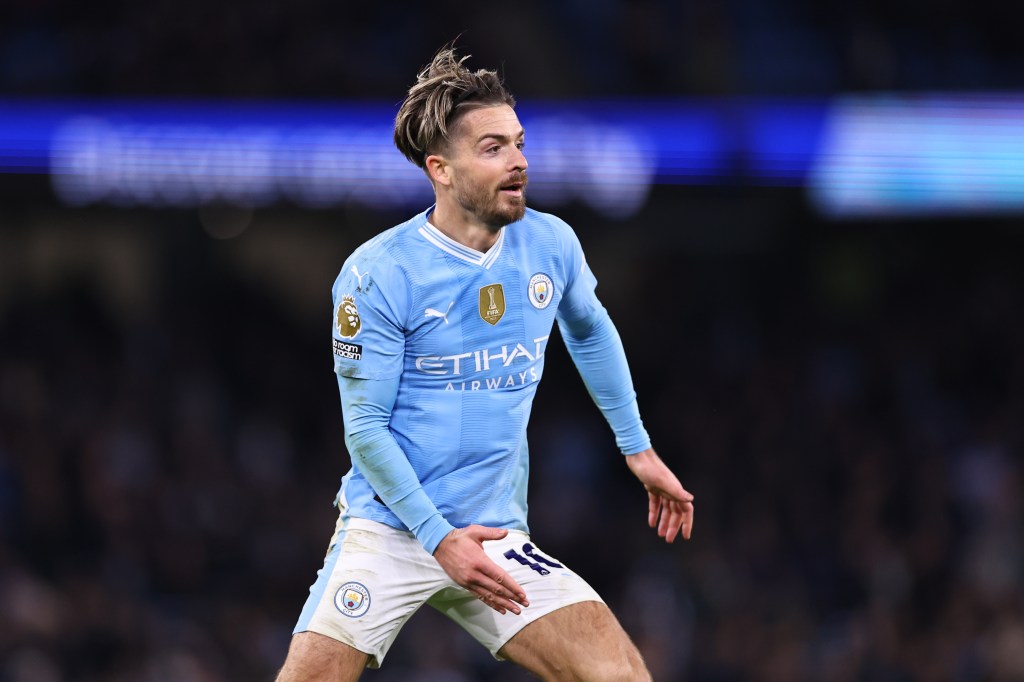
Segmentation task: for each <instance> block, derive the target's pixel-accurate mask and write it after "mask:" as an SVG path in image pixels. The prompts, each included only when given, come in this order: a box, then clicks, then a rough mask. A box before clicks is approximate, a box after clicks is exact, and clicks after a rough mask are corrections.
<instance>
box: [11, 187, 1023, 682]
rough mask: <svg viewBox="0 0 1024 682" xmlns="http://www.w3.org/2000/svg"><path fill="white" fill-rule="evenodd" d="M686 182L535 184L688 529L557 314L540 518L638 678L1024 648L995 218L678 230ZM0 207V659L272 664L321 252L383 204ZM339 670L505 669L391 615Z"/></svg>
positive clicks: (215, 675)
mask: <svg viewBox="0 0 1024 682" xmlns="http://www.w3.org/2000/svg"><path fill="white" fill-rule="evenodd" d="M716 191H718V192H721V195H722V196H721V197H719V198H718V199H716V200H714V202H713V203H716V202H717V203H721V202H731V201H733V200H734V199H735V193H734V192H733V191H732V190H716ZM682 192H684V190H679V189H678V188H677V189H674V190H672V191H671V192H668V191H665V194H666V196H657V195H656V196H655V199H654V201H652V204H651V206H650V207H649V208H648V209H646V210H645V212H644V214H642V215H641V216H640V217H639V218H638V219H637V220H638V223H637V224H642V225H644V226H645V229H646V230H648V231H649V234H650V235H652V238H651V239H646V238H645V239H643V240H639V241H633V240H623V238H622V231H621V230H622V228H621V226H620V225H616V224H614V223H606V222H602V221H601V220H600V219H599V218H597V217H595V216H592V215H591V214H589V213H587V212H586V211H582V210H581V211H579V212H578V213H576V214H574V213H572V212H569V213H567V214H566V217H567V218H568V219H569V220H570V221H572V222H573V223H575V224H576V226H577V229H578V230H579V232H580V234H581V236H582V239H583V243H584V246H585V247H586V248H587V250H588V254H589V257H590V260H591V262H592V265H593V267H594V269H595V270H596V272H597V273H598V276H599V279H600V281H601V284H600V288H599V291H600V292H602V295H603V298H604V301H605V304H606V305H607V306H608V307H609V309H610V310H611V312H612V314H613V316H614V318H615V319H616V320H617V322H618V326H619V328H620V330H621V333H622V336H623V338H624V341H625V344H626V346H627V350H628V351H629V353H630V355H631V358H632V365H633V372H634V377H635V381H636V384H637V387H638V391H639V398H640V403H641V408H642V410H643V411H644V412H645V414H646V422H647V425H648V427H649V429H650V431H651V432H652V434H653V436H654V439H655V443H656V446H657V447H658V448H659V450H660V451H661V453H662V454H663V456H664V457H665V458H666V459H668V460H669V461H670V462H671V463H672V464H673V465H674V467H675V468H676V469H677V470H678V471H680V472H681V476H682V478H683V480H684V482H685V484H686V485H687V487H689V488H690V489H692V490H693V491H694V492H695V494H696V495H697V504H698V507H697V508H698V514H697V520H696V525H695V532H694V539H693V540H692V542H690V543H688V544H686V545H683V546H680V545H676V546H672V547H666V546H661V545H659V543H658V541H657V539H656V537H655V536H654V533H653V532H651V531H649V530H648V529H647V528H646V527H645V525H644V519H645V512H646V504H645V498H644V495H643V493H642V490H640V489H639V486H637V485H636V484H635V482H634V481H632V480H631V479H630V478H629V477H628V474H627V471H626V468H625V467H624V466H622V464H621V462H619V456H618V455H617V454H616V451H615V448H614V444H613V442H612V439H611V436H610V433H609V432H608V431H607V429H606V427H605V426H604V425H603V422H602V421H601V418H600V415H599V413H597V412H596V409H594V408H593V407H592V405H591V404H590V403H589V401H588V398H587V397H586V394H585V392H584V389H583V388H582V385H581V382H580V381H579V378H578V376H576V375H575V372H574V370H573V368H572V366H571V363H570V361H569V359H568V356H567V355H566V354H565V352H564V350H563V349H562V348H561V345H560V344H557V343H555V344H552V348H551V350H550V352H549V357H548V363H547V369H546V374H547V376H546V378H545V382H544V385H543V386H542V387H541V389H540V392H539V394H538V398H537V402H536V404H535V409H534V421H533V423H532V425H531V438H532V447H531V449H532V451H533V452H532V462H533V478H532V487H531V525H532V527H533V530H534V534H535V538H536V539H537V541H538V542H539V543H541V545H542V546H544V547H545V548H546V549H548V551H549V552H550V553H552V554H554V555H555V556H556V557H558V558H559V559H562V560H564V561H566V562H568V563H569V564H570V565H572V566H573V567H574V568H575V569H576V570H578V571H580V572H581V573H583V574H584V575H586V576H587V577H588V578H589V579H590V580H591V581H592V582H593V584H594V585H595V586H596V587H597V588H598V589H599V590H600V591H601V592H602V594H603V595H604V596H605V598H606V599H607V600H608V601H609V603H610V604H611V605H612V606H613V608H614V609H615V611H616V612H617V613H618V614H619V615H620V617H621V618H622V620H623V622H624V624H625V626H626V627H627V629H628V630H629V631H630V632H631V633H632V635H633V636H634V637H635V638H636V639H637V641H638V643H639V645H640V646H641V648H642V649H643V651H644V653H645V655H646V656H647V658H648V661H649V664H650V666H651V668H652V671H653V672H654V674H655V679H657V680H681V679H684V677H685V678H686V679H700V680H825V679H828V680H935V679H954V680H1014V679H1020V678H1021V677H1022V676H1024V617H1022V616H1021V614H1022V613H1024V588H1022V581H1021V576H1022V575H1024V540H1022V538H1024V513H1022V512H1024V510H1022V502H1021V500H1022V499H1024V473H1022V470H1021V465H1020V458H1019V453H1020V447H1021V438H1022V435H1024V434H1022V430H1021V421H1020V415H1021V414H1024V359H1022V356H1021V353H1020V348H1021V347H1024V325H1022V322H1021V317H1020V315H1019V314H1018V313H1019V311H1020V310H1021V307H1022V306H1024V300H1022V296H1024V282H1022V273H1021V271H1020V268H1019V267H1018V263H1017V261H1016V258H1015V256H1014V254H1015V253H1019V250H1020V246H1021V244H1020V239H1021V235H1020V233H1019V230H1016V229H1015V228H1013V226H1012V225H1008V224H992V225H987V226H985V227H984V229H976V228H975V227H972V226H971V225H967V224H964V223H958V222H949V223H938V224H928V225H913V224H906V225H900V226H895V225H869V224H860V225H849V224H848V225H844V226H836V225H832V226H825V225H823V224H821V223H820V221H818V220H817V219H815V218H813V217H812V216H810V215H808V214H807V213H806V212H805V211H804V210H803V209H801V208H800V203H799V202H798V201H784V202H782V203H783V204H784V205H783V206H779V203H780V202H779V201H778V195H777V194H775V193H768V194H765V195H763V196H761V197H758V196H746V197H744V198H743V201H744V203H745V204H746V205H747V206H748V207H750V211H751V213H750V214H749V215H750V216H751V219H753V220H755V221H756V224H757V226H758V230H757V231H756V232H753V233H748V237H747V238H743V237H742V235H741V234H740V233H734V234H733V236H732V237H730V238H727V239H722V240H721V241H719V242H707V241H706V236H702V234H703V233H704V232H705V231H706V227H705V226H703V225H702V224H701V222H700V210H698V209H697V208H696V207H698V206H700V205H701V201H703V200H702V199H700V197H698V196H689V197H680V196H679V194H680V193H682ZM762 192H764V191H763V190H762ZM752 194H753V195H757V194H758V193H757V192H752ZM668 195H670V196H668ZM765 197H771V198H769V199H767V200H766V198H765ZM681 205H685V206H689V207H691V208H694V211H695V212H694V214H693V215H694V220H695V222H694V223H693V224H689V223H688V224H686V225H679V224H678V223H677V222H676V221H677V220H678V218H677V217H676V210H677V209H678V208H679V206H681ZM704 210H705V211H707V210H711V209H707V208H706V207H705V209H704ZM715 210H717V209H715ZM723 210H724V209H723ZM58 218H59V219H58ZM3 219H4V224H5V228H8V229H5V230H4V231H3V232H2V233H0V246H2V248H0V265H2V270H0V271H2V272H3V273H4V274H3V275H2V276H0V283H2V285H3V286H0V293H2V296H0V348H2V349H3V352H2V354H0V614H3V616H2V617H0V680H4V681H5V682H8V681H9V682H57V681H60V680H83V681H93V680H97V681H98V680H110V681H125V682H127V681H129V680H132V681H135V680H144V681H150V680H152V681H154V682H155V681H164V680H175V681H177V680H204V681H211V682H212V681H215V680H243V679H244V680H257V679H271V677H272V675H273V673H274V671H275V669H276V667H277V666H278V665H280V663H281V661H282V660H283V654H284V651H285V648H286V646H287V642H288V637H289V633H290V628H291V626H292V624H293V622H294V620H295V618H296V617H297V614H298V609H299V607H300V606H301V604H302V601H303V599H304V595H305V590H306V588H307V587H308V585H309V584H310V583H311V582H312V580H313V578H314V573H315V570H316V568H318V567H319V565H320V561H321V558H322V553H323V551H324V549H325V545H326V540H327V537H328V535H329V533H330V532H331V529H332V527H333V523H334V516H333V510H332V509H331V508H330V500H331V499H332V496H333V494H334V491H335V489H336V486H337V482H338V479H339V477H340V475H341V474H342V473H343V471H344V469H345V468H347V457H346V455H345V451H344V446H343V442H342V429H341V418H340V410H339V407H338V400H337V396H336V385H335V382H334V380H333V377H332V374H331V370H330V367H331V365H330V358H329V356H328V351H327V343H326V342H325V339H326V338H327V336H328V333H327V327H326V325H327V319H328V318H329V316H330V304H329V287H330V282H331V281H332V279H333V276H334V269H335V268H336V267H337V264H338V263H340V262H341V261H342V259H343V258H344V255H345V254H346V253H347V252H348V250H349V249H350V248H351V247H352V246H353V244H354V243H355V242H357V241H359V240H361V239H362V238H364V237H365V236H367V235H369V234H372V233H373V232H374V231H375V230H377V229H379V227H380V226H381V225H383V224H391V222H393V221H394V220H397V216H380V215H372V214H365V215H361V216H360V215H356V214H344V213H337V214H334V213H322V214H315V215H314V216H313V217H309V216H307V217H305V218H301V219H300V218H299V217H298V216H295V215H294V214H291V213H289V212H287V211H283V212H276V213H275V212H274V211H267V212H263V213H257V214H256V215H255V216H253V217H252V220H251V223H252V224H251V225H249V226H248V229H246V230H245V231H244V232H242V233H241V234H240V235H239V236H237V237H235V238H234V239H229V240H219V239H213V238H211V237H210V236H209V235H208V234H207V233H206V232H205V231H204V230H203V229H202V227H201V226H200V221H199V220H197V219H196V217H195V215H194V214H191V213H187V212H180V213H164V214H147V213H145V212H136V213H128V214H125V213H124V212H121V213H119V212H117V211H114V210H113V209H89V210H86V211H79V212H77V213H76V214H75V215H74V217H71V216H69V215H68V214H64V213H60V212H57V213H53V212H50V213H47V212H39V211H37V210H30V209H22V210H20V211H17V210H11V209H6V210H5V211H4V213H3ZM12 226H17V227H12ZM29 226H31V227H29ZM750 234H753V235H755V236H754V237H752V238H751V237H750V236H749V235H750ZM654 236H657V238H653V237H654ZM624 241H625V242H628V243H624ZM286 244H290V245H291V246H288V247H286V246H283V245H286ZM55 245H63V246H55ZM425 611H429V610H425ZM367 679H371V680H373V679H376V680H405V681H409V680H416V681H419V680H422V681H427V680H430V681H436V680H451V681H456V680H465V681H470V680H519V679H525V677H524V676H523V675H522V673H520V672H519V671H518V670H517V669H515V668H514V667H513V666H510V665H502V664H497V663H495V662H493V661H491V659H490V658H489V656H488V655H487V654H486V652H485V651H483V650H482V649H480V648H479V647H478V646H477V645H476V644H475V643H473V642H471V641H470V640H469V639H468V638H467V637H466V636H465V635H464V634H463V633H461V631H459V630H458V629H457V628H455V627H454V626H453V625H450V624H447V622H446V621H444V620H443V618H441V617H440V616H439V615H437V614H433V613H424V612H421V613H420V614H418V615H417V616H416V618H414V619H413V621H412V623H411V624H410V626H409V627H408V628H407V630H406V631H405V632H404V634H403V636H402V637H401V638H400V639H399V642H398V645H397V646H396V648H395V649H394V650H393V652H392V654H391V656H390V657H389V659H388V660H387V661H386V662H385V667H384V668H383V669H382V670H381V671H379V672H373V673H369V674H368V675H367Z"/></svg>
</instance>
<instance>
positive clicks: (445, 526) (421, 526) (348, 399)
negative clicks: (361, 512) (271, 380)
mask: <svg viewBox="0 0 1024 682" xmlns="http://www.w3.org/2000/svg"><path fill="white" fill-rule="evenodd" d="M397 382H398V379H397V378H396V379H394V380H385V381H374V380H366V379H349V378H345V377H339V378H338V385H339V388H340V389H341V404H342V413H343V415H344V419H345V443H346V445H347V446H348V449H349V454H350V455H351V456H352V462H353V464H354V465H355V466H356V468H357V469H358V470H359V471H360V472H361V473H362V474H363V476H364V477H366V480H367V482H369V484H370V486H371V487H372V488H373V489H374V491H375V492H376V493H377V495H378V496H379V497H380V499H381V500H382V501H383V502H384V504H385V505H387V507H388V508H389V509H390V510H391V511H392V512H394V514H395V516H397V517H398V518H399V519H400V520H401V521H402V523H404V524H405V525H406V526H407V527H408V528H409V530H411V531H412V532H413V534H415V535H416V538H417V539H418V540H419V541H420V543H421V544H422V545H423V547H424V548H425V549H426V550H427V551H428V552H430V553H431V554H433V553H434V550H435V549H436V548H437V545H438V544H439V543H440V542H441V540H442V539H444V537H445V536H446V535H447V534H448V533H449V532H451V531H452V530H453V529H454V526H452V525H451V524H450V523H448V522H447V521H446V520H445V519H444V517H443V516H441V513H440V512H439V511H438V510H437V507H436V506H434V503H433V502H432V501H431V500H430V498H429V497H428V496H427V494H426V492H425V491H424V490H423V486H422V485H421V483H420V480H419V477H418V476H417V475H416V471H415V470H414V469H413V467H412V465H411V464H410V463H409V459H408V458H407V457H406V455H405V453H404V452H403V451H402V448H401V447H400V446H399V445H398V442H397V441H396V440H395V437H394V436H393V435H392V434H391V431H390V429H389V428H388V423H389V421H390V414H391V409H392V407H393V406H394V399H393V395H394V394H395V393H397Z"/></svg>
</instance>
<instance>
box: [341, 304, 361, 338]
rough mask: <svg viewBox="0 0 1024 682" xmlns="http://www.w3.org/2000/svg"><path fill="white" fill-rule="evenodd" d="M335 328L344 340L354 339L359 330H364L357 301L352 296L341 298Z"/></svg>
mask: <svg viewBox="0 0 1024 682" xmlns="http://www.w3.org/2000/svg"><path fill="white" fill-rule="evenodd" d="M335 326H336V327H337V329H338V334H339V335H340V336H341V338H343V339H354V338H355V337H356V334H358V333H359V330H360V329H362V328H363V323H362V321H361V320H360V319H359V308H357V307H356V299H354V298H352V296H351V294H345V295H344V296H342V297H341V304H339V305H338V314H337V315H336V319H335Z"/></svg>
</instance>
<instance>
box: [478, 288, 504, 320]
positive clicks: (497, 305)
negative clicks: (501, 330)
mask: <svg viewBox="0 0 1024 682" xmlns="http://www.w3.org/2000/svg"><path fill="white" fill-rule="evenodd" d="M504 314H505V290H504V289H502V287H501V285H500V284H488V285H487V286H485V287H480V317H482V318H483V320H484V322H486V323H487V324H498V320H500V319H501V316H502V315H504Z"/></svg>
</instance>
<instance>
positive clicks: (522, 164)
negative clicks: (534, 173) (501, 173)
mask: <svg viewBox="0 0 1024 682" xmlns="http://www.w3.org/2000/svg"><path fill="white" fill-rule="evenodd" d="M513 150H514V151H513V152H512V158H511V159H509V164H510V166H511V170H515V171H524V170H526V169H527V168H529V167H530V164H529V163H527V161H526V155H525V154H523V150H522V149H520V148H519V147H513Z"/></svg>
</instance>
